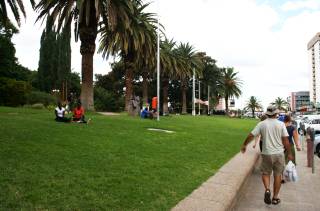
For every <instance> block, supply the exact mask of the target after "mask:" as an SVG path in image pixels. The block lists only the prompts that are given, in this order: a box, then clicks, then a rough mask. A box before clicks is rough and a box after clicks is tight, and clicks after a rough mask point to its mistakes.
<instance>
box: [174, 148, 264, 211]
mask: <svg viewBox="0 0 320 211" xmlns="http://www.w3.org/2000/svg"><path fill="white" fill-rule="evenodd" d="M258 157H259V153H258V151H257V149H253V148H252V144H250V145H248V146H247V152H246V153H245V154H242V153H238V154H237V155H235V156H234V157H233V158H232V159H231V160H230V161H229V162H228V163H226V164H225V165H224V166H222V167H221V168H220V169H219V170H218V172H217V173H216V174H215V175H214V176H212V177H210V178H209V179H208V180H207V181H206V182H204V183H203V184H202V185H200V187H198V188H197V189H196V190H194V191H193V192H192V193H191V194H190V195H189V196H187V197H186V198H185V199H183V200H182V201H180V202H179V203H178V204H177V205H176V206H175V207H174V208H172V209H171V210H172V211H209V210H210V211H220V210H232V209H233V207H234V206H235V204H236V202H237V201H238V199H239V197H240V195H241V191H240V190H241V189H242V187H243V186H244V185H245V183H246V182H247V179H248V177H249V176H250V175H251V173H252V170H253V168H254V166H255V163H256V162H257V160H258Z"/></svg>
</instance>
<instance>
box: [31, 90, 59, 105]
mask: <svg viewBox="0 0 320 211" xmlns="http://www.w3.org/2000/svg"><path fill="white" fill-rule="evenodd" d="M27 103H28V104H30V105H33V104H38V103H41V104H43V105H44V106H48V105H50V104H56V103H57V99H56V97H55V96H52V95H50V94H48V93H46V92H39V91H32V92H31V93H29V94H28V95H27Z"/></svg>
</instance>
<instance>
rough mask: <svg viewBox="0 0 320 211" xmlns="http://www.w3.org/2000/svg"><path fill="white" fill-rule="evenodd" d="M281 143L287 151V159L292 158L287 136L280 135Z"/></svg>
mask: <svg viewBox="0 0 320 211" xmlns="http://www.w3.org/2000/svg"><path fill="white" fill-rule="evenodd" d="M282 144H283V146H284V148H285V149H286V151H287V153H288V159H289V160H293V156H292V153H291V149H290V143H289V139H288V137H287V136H283V137H282Z"/></svg>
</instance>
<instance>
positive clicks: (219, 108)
mask: <svg viewBox="0 0 320 211" xmlns="http://www.w3.org/2000/svg"><path fill="white" fill-rule="evenodd" d="M235 104H236V103H235V99H234V98H230V99H229V110H232V109H234V108H235ZM215 110H216V111H225V110H226V103H225V100H224V98H223V97H222V98H219V101H218V104H217V105H216V106H215Z"/></svg>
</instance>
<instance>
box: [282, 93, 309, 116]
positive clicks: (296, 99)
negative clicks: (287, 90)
mask: <svg viewBox="0 0 320 211" xmlns="http://www.w3.org/2000/svg"><path fill="white" fill-rule="evenodd" d="M288 101H289V102H288V103H289V104H290V108H291V111H294V112H300V111H311V110H312V106H311V103H310V92H308V91H301V92H291V95H290V97H288Z"/></svg>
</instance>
